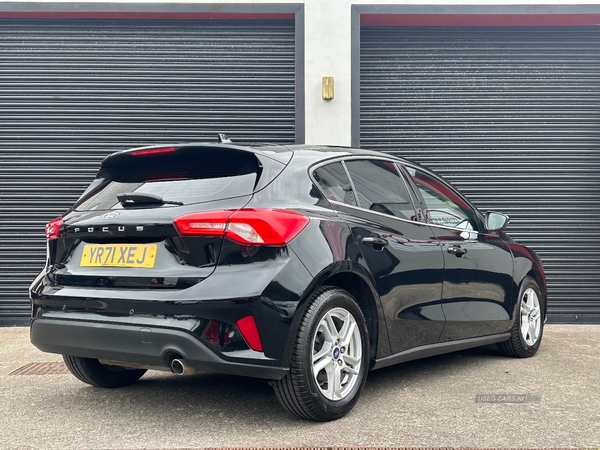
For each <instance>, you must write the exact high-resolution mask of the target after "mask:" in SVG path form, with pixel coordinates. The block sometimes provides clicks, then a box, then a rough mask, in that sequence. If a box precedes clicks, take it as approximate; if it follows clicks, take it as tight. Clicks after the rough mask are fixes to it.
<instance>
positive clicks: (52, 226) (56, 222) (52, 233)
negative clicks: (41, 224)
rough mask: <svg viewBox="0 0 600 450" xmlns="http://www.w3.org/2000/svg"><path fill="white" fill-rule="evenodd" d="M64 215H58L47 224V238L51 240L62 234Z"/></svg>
mask: <svg viewBox="0 0 600 450" xmlns="http://www.w3.org/2000/svg"><path fill="white" fill-rule="evenodd" d="M62 223H63V220H62V217H57V218H56V219H53V220H51V221H50V222H48V223H47V224H46V239H47V240H49V241H51V240H53V239H58V237H59V235H60V228H61V227H62Z"/></svg>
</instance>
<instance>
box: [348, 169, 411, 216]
mask: <svg viewBox="0 0 600 450" xmlns="http://www.w3.org/2000/svg"><path fill="white" fill-rule="evenodd" d="M346 168H347V169H348V173H349V174H350V178H351V179H352V183H353V184H354V188H355V189H356V195H357V196H358V206H360V207H361V208H365V209H369V210H371V211H376V212H379V213H383V214H388V215H390V216H395V217H400V218H402V219H408V220H414V219H415V209H414V207H413V204H412V202H411V200H410V195H409V193H408V188H407V186H406V184H405V183H404V181H403V180H402V178H401V177H400V175H399V173H398V170H397V169H396V166H395V165H394V163H392V162H389V161H383V160H378V159H372V160H350V161H346Z"/></svg>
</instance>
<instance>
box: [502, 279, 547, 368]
mask: <svg viewBox="0 0 600 450" xmlns="http://www.w3.org/2000/svg"><path fill="white" fill-rule="evenodd" d="M545 307H546V305H545V303H544V298H543V296H542V293H541V291H540V288H539V286H538V284H537V283H536V281H535V280H534V279H533V278H531V277H525V278H524V279H523V282H522V283H521V288H520V289H519V298H518V301H517V305H516V307H515V322H514V325H513V327H512V328H511V330H510V339H508V340H506V341H504V342H500V343H498V344H497V346H498V349H499V350H500V352H501V353H502V354H504V355H506V356H513V357H517V358H529V357H530V356H533V355H535V354H536V353H537V351H538V349H539V348H540V344H541V342H542V335H543V332H544V311H545Z"/></svg>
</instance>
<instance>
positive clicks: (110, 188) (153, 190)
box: [75, 148, 260, 211]
mask: <svg viewBox="0 0 600 450" xmlns="http://www.w3.org/2000/svg"><path fill="white" fill-rule="evenodd" d="M259 176H260V165H259V162H258V160H257V158H256V156H254V154H252V153H250V152H244V151H239V150H231V149H223V148H218V149H212V148H208V149H207V148H192V149H184V150H180V151H174V152H172V153H166V154H162V153H159V154H148V155H142V156H134V155H132V154H123V155H122V157H119V158H114V159H112V160H111V161H109V163H107V164H106V165H104V166H103V167H102V169H101V171H100V173H99V174H98V178H97V179H96V180H94V182H93V183H92V185H91V186H90V188H91V189H88V191H86V193H84V195H82V197H81V199H80V201H79V202H78V203H77V204H76V205H75V209H76V210H80V211H81V210H86V211H87V210H99V209H120V208H123V205H121V203H120V202H119V201H118V200H117V195H118V194H122V193H136V194H151V195H154V196H158V197H160V198H162V199H163V200H164V201H165V202H180V203H183V204H184V205H185V204H190V203H201V202H209V201H213V200H221V199H226V198H232V197H238V196H242V195H248V194H251V193H252V191H253V190H254V186H255V185H256V182H257V180H258V177H259Z"/></svg>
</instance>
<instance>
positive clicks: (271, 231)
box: [173, 209, 310, 245]
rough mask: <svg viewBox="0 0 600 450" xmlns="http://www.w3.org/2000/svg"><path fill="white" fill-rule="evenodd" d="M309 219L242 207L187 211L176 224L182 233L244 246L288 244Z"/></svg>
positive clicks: (276, 211)
mask: <svg viewBox="0 0 600 450" xmlns="http://www.w3.org/2000/svg"><path fill="white" fill-rule="evenodd" d="M309 221H310V220H309V218H308V217H306V216H303V215H302V214H300V213H298V212H295V211H289V210H284V209H240V210H238V211H209V212H201V213H192V214H186V215H185V216H180V217H177V218H176V219H175V220H174V221H173V223H174V225H175V228H177V231H178V232H179V234H181V235H182V236H223V237H227V238H228V239H231V240H232V241H235V242H238V243H240V244H245V245H286V244H287V243H289V242H290V241H291V240H292V239H294V238H295V237H296V236H297V235H298V234H299V233H300V232H301V231H302V230H303V229H304V227H305V226H306V225H307V224H308V222H309Z"/></svg>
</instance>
